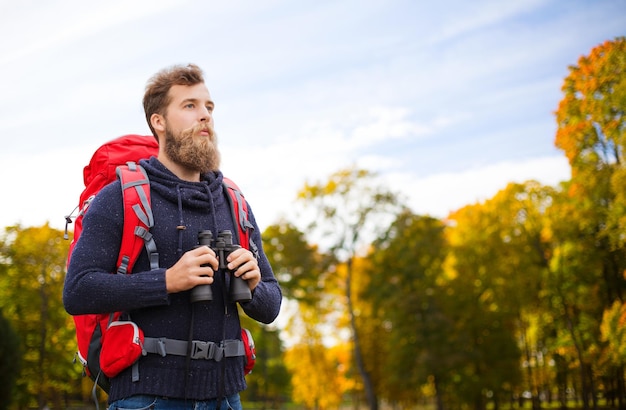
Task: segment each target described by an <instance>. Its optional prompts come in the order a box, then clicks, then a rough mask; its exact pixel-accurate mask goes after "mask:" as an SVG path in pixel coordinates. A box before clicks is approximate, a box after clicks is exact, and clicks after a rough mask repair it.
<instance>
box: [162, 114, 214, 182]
mask: <svg viewBox="0 0 626 410" xmlns="http://www.w3.org/2000/svg"><path fill="white" fill-rule="evenodd" d="M202 129H205V130H207V129H208V131H209V135H208V136H202V135H199V132H200V131H201V130H202ZM164 143H165V153H166V154H167V156H168V157H169V159H171V160H172V161H173V162H175V163H177V164H179V165H182V166H184V167H185V168H188V169H191V170H194V171H199V172H200V173H201V174H206V173H207V172H211V171H217V170H218V169H219V167H220V152H219V150H218V149H217V136H216V135H215V131H213V128H212V127H207V125H206V124H201V125H197V126H195V127H193V128H189V129H186V130H184V131H181V132H180V133H178V135H176V134H174V132H173V131H172V130H171V129H170V128H169V127H168V126H166V127H165V141H164Z"/></svg>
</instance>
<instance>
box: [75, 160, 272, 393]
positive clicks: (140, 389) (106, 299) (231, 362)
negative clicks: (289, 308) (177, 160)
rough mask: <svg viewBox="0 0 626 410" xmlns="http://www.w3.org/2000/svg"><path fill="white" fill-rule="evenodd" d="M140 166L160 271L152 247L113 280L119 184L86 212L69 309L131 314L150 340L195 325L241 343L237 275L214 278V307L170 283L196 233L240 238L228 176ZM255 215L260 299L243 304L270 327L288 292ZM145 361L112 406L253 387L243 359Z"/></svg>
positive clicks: (203, 335) (181, 336)
mask: <svg viewBox="0 0 626 410" xmlns="http://www.w3.org/2000/svg"><path fill="white" fill-rule="evenodd" d="M141 165H143V166H144V168H145V169H146V172H147V174H148V177H149V179H150V189H151V198H152V210H153V214H154V220H155V224H154V227H153V228H152V230H151V232H152V235H153V237H154V240H155V242H156V246H157V250H158V253H159V266H160V268H159V269H155V270H150V263H149V261H148V257H147V254H146V252H145V250H144V251H143V252H142V254H141V255H140V257H139V259H138V260H137V262H136V264H135V267H134V268H133V271H134V273H133V274H131V275H117V274H111V273H114V272H116V269H117V268H116V262H117V257H118V253H119V250H120V243H121V237H122V228H123V215H124V211H123V206H122V200H121V198H122V192H121V186H120V183H119V181H116V182H113V183H111V184H109V185H107V186H106V187H104V188H103V189H102V190H101V191H100V193H99V194H98V195H97V196H96V198H95V199H94V200H93V201H92V203H91V204H90V206H89V208H88V211H87V212H86V214H85V216H84V219H83V231H82V234H81V236H80V238H79V239H78V241H77V243H76V246H75V248H74V250H73V253H72V257H71V259H70V263H69V265H68V270H67V275H66V279H65V287H64V291H63V302H64V305H65V308H66V310H67V312H68V313H70V314H72V315H78V314H89V313H105V312H112V311H124V312H127V313H128V314H129V315H130V317H131V319H132V320H133V321H134V322H135V323H137V325H138V326H139V327H140V328H141V329H142V330H143V331H144V334H145V336H146V337H154V338H159V337H166V338H170V339H178V340H188V339H189V335H190V326H191V324H192V322H193V339H194V340H202V341H210V342H220V341H221V340H228V339H241V336H240V332H241V328H240V324H239V316H238V311H237V306H236V304H235V303H233V302H232V301H230V300H228V299H229V298H228V297H227V296H225V292H226V291H225V289H228V288H227V286H228V281H229V275H220V274H217V273H216V274H215V276H214V279H215V282H214V283H213V284H212V285H211V287H212V290H213V301H211V302H198V303H193V304H192V303H191V302H190V299H189V296H190V291H185V292H180V293H173V294H168V293H167V291H166V285H165V270H166V269H167V268H169V267H171V266H173V265H174V264H175V263H176V262H177V261H178V259H179V258H180V257H181V256H182V255H183V253H185V252H186V251H189V250H191V249H193V248H194V247H195V246H197V244H198V232H200V231H202V230H207V229H208V230H211V232H213V233H214V235H215V234H216V233H217V232H220V231H223V230H230V231H231V232H235V227H234V225H233V221H232V216H231V213H230V208H229V205H228V201H227V199H226V197H225V193H224V190H223V187H222V180H223V176H222V173H221V172H214V173H209V174H207V175H203V176H202V178H201V179H202V181H200V182H188V181H183V180H181V179H179V178H178V177H176V176H175V175H174V174H173V173H171V172H170V171H169V170H168V169H167V168H166V167H165V166H164V165H163V164H161V163H160V162H159V161H158V160H157V159H156V158H154V157H152V158H151V159H150V160H143V161H141ZM249 219H250V222H251V223H252V225H253V227H254V232H253V234H252V240H253V241H254V242H255V243H256V245H257V247H258V248H259V258H258V264H259V268H260V271H261V281H260V282H259V284H258V286H257V287H256V288H255V290H254V292H253V297H252V300H251V301H249V302H244V303H241V304H240V305H241V307H242V309H243V311H244V312H245V313H246V315H248V316H250V317H251V318H253V319H255V320H257V321H259V322H262V323H270V322H272V321H273V320H274V319H275V318H276V317H277V315H278V312H279V309H280V304H281V299H282V295H281V290H280V287H279V285H278V282H277V281H276V279H275V277H274V273H273V272H272V268H271V266H270V264H269V262H268V260H267V257H266V255H265V254H264V252H263V248H262V243H261V235H260V232H259V229H258V226H257V224H256V221H255V219H254V215H253V213H252V210H251V209H250V208H249ZM177 227H178V228H177ZM180 227H184V229H181V228H180ZM192 310H193V318H194V319H193V321H192ZM138 364H139V381H135V382H133V381H132V380H131V368H128V369H126V370H124V371H123V372H122V373H120V374H119V375H118V376H116V377H114V378H113V379H112V380H111V390H110V392H109V401H110V402H112V401H115V400H118V399H121V398H125V397H129V396H132V395H136V394H150V395H158V396H165V397H171V398H187V399H192V400H206V399H212V398H217V397H218V396H219V395H220V394H224V395H231V394H234V393H237V392H240V391H242V390H244V389H245V388H246V382H245V379H244V374H243V357H241V356H239V357H229V358H223V359H222V361H221V362H216V361H214V360H205V359H199V360H189V361H187V359H186V358H185V357H184V356H175V355H167V356H165V357H161V356H160V355H157V354H148V355H146V356H144V357H141V358H140V359H139V362H138ZM222 366H223V368H222ZM220 384H223V388H222V389H220Z"/></svg>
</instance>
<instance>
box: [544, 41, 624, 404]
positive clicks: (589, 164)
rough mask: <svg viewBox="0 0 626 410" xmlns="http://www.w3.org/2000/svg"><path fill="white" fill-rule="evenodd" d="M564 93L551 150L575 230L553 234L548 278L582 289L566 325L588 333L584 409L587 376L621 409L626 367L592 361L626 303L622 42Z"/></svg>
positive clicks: (592, 61) (584, 65)
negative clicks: (605, 381) (573, 321)
mask: <svg viewBox="0 0 626 410" xmlns="http://www.w3.org/2000/svg"><path fill="white" fill-rule="evenodd" d="M562 90H563V93H564V98H563V99H562V100H561V102H560V104H559V107H558V109H557V111H556V120H557V126H558V129H557V134H556V141H555V144H556V146H557V147H558V148H560V149H562V150H563V151H564V152H565V155H566V156H567V159H568V160H569V163H570V165H571V168H572V178H571V181H570V184H569V186H568V198H567V201H566V205H564V206H566V207H567V211H566V212H568V213H567V215H568V216H569V218H570V220H571V221H572V222H573V223H570V224H569V225H568V224H567V223H564V224H562V225H561V226H560V229H559V230H558V234H559V236H558V237H557V238H556V240H557V241H558V243H559V248H558V249H557V252H558V254H557V255H556V256H557V259H555V260H554V269H553V271H554V272H561V273H562V275H567V276H568V277H569V276H572V277H574V276H575V275H576V276H577V277H578V278H579V280H580V281H581V283H580V284H579V285H578V287H577V288H572V291H576V292H577V293H578V295H576V294H573V295H571V303H570V305H571V306H570V308H571V309H574V310H572V311H571V313H570V317H578V318H582V320H581V324H585V327H584V328H578V329H577V328H576V327H572V330H577V333H576V334H574V333H572V332H570V333H571V337H574V336H576V337H577V338H578V339H579V340H580V343H579V345H580V346H579V351H578V353H577V354H578V356H579V361H580V364H579V365H580V367H581V371H582V372H583V373H582V376H581V377H582V379H583V383H584V384H583V389H584V390H585V391H584V395H583V398H584V407H585V408H589V406H590V404H589V400H594V401H595V398H596V394H594V390H595V385H594V384H593V381H594V379H593V377H592V375H593V374H594V373H597V372H604V371H608V372H609V379H611V380H612V381H611V382H610V384H611V385H613V386H614V387H615V389H616V395H617V396H618V397H619V398H620V403H619V407H620V408H626V401H624V400H625V396H626V395H625V392H626V388H625V386H624V365H623V364H620V363H612V365H611V366H610V367H611V368H610V369H606V370H605V369H600V368H599V367H598V365H599V364H600V362H599V361H598V360H597V358H598V357H599V356H598V352H600V351H602V350H603V349H604V348H609V349H610V348H611V345H610V344H609V345H606V346H605V345H604V344H603V343H601V335H600V323H601V321H602V316H603V314H604V312H605V311H606V310H610V309H611V308H612V306H613V305H614V303H615V302H616V301H618V302H619V303H622V304H623V303H624V301H625V298H626V293H625V292H626V278H624V275H623V272H624V271H625V270H626V236H625V235H624V230H625V228H626V164H625V162H624V161H625V160H626V158H625V148H626V138H625V137H626V117H625V115H624V114H625V111H626V38H624V37H619V38H616V39H614V40H613V41H606V42H604V43H602V44H600V45H598V46H597V47H595V48H593V49H592V50H591V53H590V54H589V55H588V56H582V57H580V59H579V60H578V63H577V65H573V66H571V67H569V75H568V76H567V77H566V78H565V81H564V84H563V87H562ZM561 214H562V215H565V214H566V213H565V212H561ZM581 285H582V286H581ZM581 292H583V295H584V297H585V299H580V296H581V295H580V293H581ZM566 296H567V295H564V297H566ZM576 297H578V299H575V298H576ZM574 315H576V316H574ZM606 356H607V357H616V355H615V354H607V355H606ZM594 405H595V402H594Z"/></svg>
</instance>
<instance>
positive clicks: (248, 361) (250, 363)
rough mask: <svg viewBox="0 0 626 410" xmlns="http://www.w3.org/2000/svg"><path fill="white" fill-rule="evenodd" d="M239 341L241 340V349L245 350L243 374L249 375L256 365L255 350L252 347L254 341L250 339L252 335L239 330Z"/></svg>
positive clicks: (247, 331) (246, 330)
mask: <svg viewBox="0 0 626 410" xmlns="http://www.w3.org/2000/svg"><path fill="white" fill-rule="evenodd" d="M241 340H243V347H244V349H245V350H246V355H245V356H244V364H243V374H250V373H252V368H254V365H255V363H256V348H255V346H254V339H252V333H250V331H249V330H248V329H241Z"/></svg>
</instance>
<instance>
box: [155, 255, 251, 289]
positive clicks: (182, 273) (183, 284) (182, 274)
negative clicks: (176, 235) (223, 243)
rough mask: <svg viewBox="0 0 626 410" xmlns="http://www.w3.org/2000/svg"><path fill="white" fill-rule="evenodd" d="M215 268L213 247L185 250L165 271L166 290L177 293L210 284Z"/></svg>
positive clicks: (216, 264)
mask: <svg viewBox="0 0 626 410" xmlns="http://www.w3.org/2000/svg"><path fill="white" fill-rule="evenodd" d="M202 265H205V266H202ZM217 269H218V262H217V257H216V256H215V252H213V249H211V248H209V247H208V246H199V247H197V248H195V249H192V250H190V251H187V252H185V254H183V256H182V257H181V258H180V259H179V260H178V262H176V264H175V265H174V266H172V267H171V268H169V269H167V270H166V271H165V286H166V288H167V292H168V293H178V292H182V291H184V290H189V289H191V288H194V287H196V286H198V285H210V284H211V283H213V273H214V272H215V271H216V270H217ZM257 270H258V267H257Z"/></svg>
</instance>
